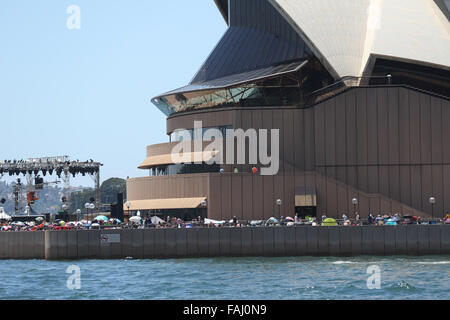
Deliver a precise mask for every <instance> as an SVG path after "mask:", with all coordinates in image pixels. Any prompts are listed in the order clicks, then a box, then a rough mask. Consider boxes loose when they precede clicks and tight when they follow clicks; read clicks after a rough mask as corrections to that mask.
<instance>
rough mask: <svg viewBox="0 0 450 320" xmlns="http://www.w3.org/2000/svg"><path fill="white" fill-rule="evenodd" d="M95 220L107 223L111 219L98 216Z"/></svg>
mask: <svg viewBox="0 0 450 320" xmlns="http://www.w3.org/2000/svg"><path fill="white" fill-rule="evenodd" d="M94 220H97V221H104V222H107V221H108V220H109V219H108V217H106V216H96V217H95V219H94Z"/></svg>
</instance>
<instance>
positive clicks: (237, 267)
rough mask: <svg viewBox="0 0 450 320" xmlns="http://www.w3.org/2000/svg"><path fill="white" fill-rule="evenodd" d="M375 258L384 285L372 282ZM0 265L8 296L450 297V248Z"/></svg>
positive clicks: (1, 295)
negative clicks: (434, 252) (447, 252)
mask: <svg viewBox="0 0 450 320" xmlns="http://www.w3.org/2000/svg"><path fill="white" fill-rule="evenodd" d="M70 265H76V266H78V267H79V268H80V273H81V275H80V280H81V282H80V286H81V288H80V289H79V290H76V289H74V290H69V289H68V287H67V285H66V282H67V279H68V277H69V276H70V274H68V273H66V270H67V267H68V266H70ZM371 265H378V266H379V267H380V270H381V273H380V277H381V288H380V289H374V290H369V289H368V288H367V279H368V277H369V276H370V275H369V274H367V268H368V267H369V266H371ZM0 271H1V275H2V279H1V281H0V299H113V300H114V299H193V300H197V299H212V300H218V299H238V300H241V299H263V300H266V299H276V300H278V299H300V300H308V299H364V300H371V299H436V300H440V299H450V256H436V257H358V258H313V257H295V258H219V259H186V260H85V261H63V262H51V261H44V260H31V261H17V260H4V261H0ZM71 283H72V282H71Z"/></svg>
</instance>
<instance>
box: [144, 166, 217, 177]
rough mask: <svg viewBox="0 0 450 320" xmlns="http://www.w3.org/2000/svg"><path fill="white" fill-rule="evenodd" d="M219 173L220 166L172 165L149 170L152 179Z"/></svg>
mask: <svg viewBox="0 0 450 320" xmlns="http://www.w3.org/2000/svg"><path fill="white" fill-rule="evenodd" d="M219 171H220V165H218V164H212V165H209V164H205V163H203V164H172V165H167V166H159V167H155V168H152V169H150V170H149V174H150V176H151V177H160V176H171V175H180V174H194V173H215V172H219Z"/></svg>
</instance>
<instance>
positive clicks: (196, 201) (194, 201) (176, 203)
mask: <svg viewBox="0 0 450 320" xmlns="http://www.w3.org/2000/svg"><path fill="white" fill-rule="evenodd" d="M206 199H207V198H206V197H196V198H172V199H151V200H130V201H127V203H126V204H124V206H123V210H124V211H125V212H127V211H138V210H142V211H144V210H172V209H196V208H199V207H200V206H202V204H204V203H205V201H206ZM127 205H129V207H128V206H127Z"/></svg>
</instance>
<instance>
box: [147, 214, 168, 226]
mask: <svg viewBox="0 0 450 320" xmlns="http://www.w3.org/2000/svg"><path fill="white" fill-rule="evenodd" d="M150 220H151V221H152V223H153V224H156V225H158V224H159V223H160V222H161V223H163V222H165V221H164V220H163V219H161V218H160V217H157V216H154V217H151V218H150Z"/></svg>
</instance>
